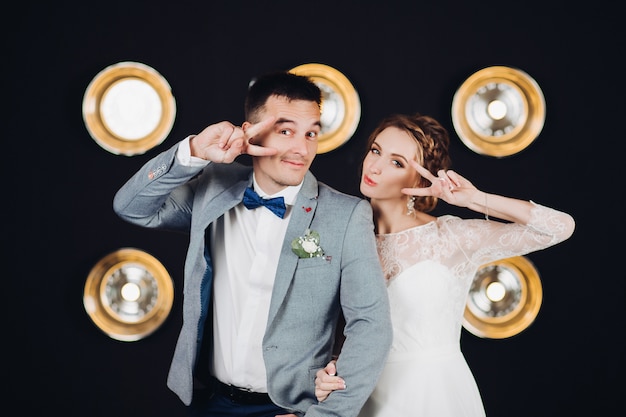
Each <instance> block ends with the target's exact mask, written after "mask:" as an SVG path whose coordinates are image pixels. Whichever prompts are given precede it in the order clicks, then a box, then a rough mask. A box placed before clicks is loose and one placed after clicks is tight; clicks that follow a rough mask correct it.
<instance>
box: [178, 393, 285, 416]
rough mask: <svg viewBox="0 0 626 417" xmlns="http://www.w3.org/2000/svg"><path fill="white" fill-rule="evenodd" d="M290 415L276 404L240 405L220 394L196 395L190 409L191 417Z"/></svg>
mask: <svg viewBox="0 0 626 417" xmlns="http://www.w3.org/2000/svg"><path fill="white" fill-rule="evenodd" d="M289 413H290V411H287V410H285V409H284V408H281V407H279V406H277V405H276V404H271V403H270V404H260V405H257V404H239V403H236V402H233V401H232V400H231V399H230V398H228V397H226V396H224V395H221V394H219V393H215V394H212V395H194V399H193V402H192V403H191V406H190V408H189V417H233V416H240V417H274V416H276V415H280V414H289Z"/></svg>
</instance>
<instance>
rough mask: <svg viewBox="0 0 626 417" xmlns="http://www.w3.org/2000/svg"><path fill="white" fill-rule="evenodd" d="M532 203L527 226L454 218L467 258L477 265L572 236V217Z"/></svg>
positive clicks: (454, 231)
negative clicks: (457, 219) (456, 219)
mask: <svg viewBox="0 0 626 417" xmlns="http://www.w3.org/2000/svg"><path fill="white" fill-rule="evenodd" d="M531 203H532V204H533V205H534V207H533V208H532V209H531V213H530V214H531V215H530V221H529V222H528V224H527V225H523V224H518V223H503V222H499V221H493V220H482V219H472V220H461V221H451V222H449V224H448V227H449V228H450V229H449V230H450V231H451V232H452V234H453V235H454V236H455V239H456V240H457V244H458V245H459V248H460V249H461V251H462V252H463V253H464V256H465V258H466V259H467V260H469V261H470V262H471V263H473V264H474V265H482V264H485V263H487V262H492V261H495V260H499V259H505V258H509V257H512V256H519V255H526V254H528V253H531V252H534V251H538V250H542V249H545V248H548V247H550V246H553V245H556V244H557V243H560V242H562V241H564V240H566V239H568V238H569V237H570V236H571V235H572V233H573V232H574V225H575V223H574V219H573V218H572V216H570V215H569V214H567V213H564V212H561V211H558V210H555V209H552V208H549V207H545V206H542V205H539V204H536V203H535V202H532V201H531Z"/></svg>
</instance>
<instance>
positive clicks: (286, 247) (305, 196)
mask: <svg viewBox="0 0 626 417" xmlns="http://www.w3.org/2000/svg"><path fill="white" fill-rule="evenodd" d="M317 197H318V186H317V180H316V179H315V177H314V176H313V174H311V172H307V175H306V176H305V177H304V183H303V184H302V188H301V189H300V192H299V193H298V197H297V198H296V201H295V203H294V205H293V207H292V208H291V210H292V211H291V217H290V218H289V225H288V226H287V232H286V233H285V240H284V241H283V246H282V250H281V253H280V258H279V260H278V268H277V270H276V279H275V280H274V290H273V292H272V301H271V303H270V311H269V318H268V324H270V323H272V321H273V320H274V318H275V317H276V313H277V312H278V310H279V308H280V306H281V304H282V303H283V300H284V298H285V296H286V294H287V290H288V289H289V286H290V285H291V281H292V279H293V276H294V272H295V270H296V267H297V265H298V257H297V256H295V255H294V253H293V252H292V251H291V241H292V240H293V239H295V238H297V237H298V236H303V235H304V232H305V230H306V229H307V228H309V227H310V226H311V222H312V221H313V217H314V215H315V210H316V209H317V204H318V199H317Z"/></svg>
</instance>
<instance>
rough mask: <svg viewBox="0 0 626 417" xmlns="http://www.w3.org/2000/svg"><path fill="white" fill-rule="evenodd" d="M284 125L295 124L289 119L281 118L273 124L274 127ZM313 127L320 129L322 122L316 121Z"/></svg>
mask: <svg viewBox="0 0 626 417" xmlns="http://www.w3.org/2000/svg"><path fill="white" fill-rule="evenodd" d="M284 123H295V122H294V121H293V120H291V119H286V118H284V117H281V118H280V119H277V120H276V121H275V122H274V125H275V126H276V125H281V124H284ZM313 125H314V126H317V127H319V128H320V129H321V127H322V121H321V120H317V121H316V122H315V123H314V124H313Z"/></svg>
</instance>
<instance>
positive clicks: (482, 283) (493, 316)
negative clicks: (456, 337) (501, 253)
mask: <svg viewBox="0 0 626 417" xmlns="http://www.w3.org/2000/svg"><path fill="white" fill-rule="evenodd" d="M542 299H543V291H542V287H541V280H540V278H539V273H538V272H537V270H536V268H535V266H534V265H533V264H532V262H531V261H530V260H528V259H527V258H526V257H524V256H516V257H512V258H507V259H503V260H500V261H496V262H491V263H488V264H485V265H483V266H481V268H480V269H479V270H478V272H477V273H476V275H475V276H474V280H473V282H472V286H471V288H470V292H469V296H468V299H467V304H466V307H465V313H464V317H463V327H464V328H465V329H466V330H468V331H469V332H470V333H472V334H474V335H475V336H478V337H482V338H490V339H504V338H508V337H511V336H514V335H516V334H519V333H520V332H522V331H523V330H525V329H526V328H527V327H528V326H530V325H531V324H532V322H533V321H534V320H535V318H536V317H537V314H538V313H539V309H540V307H541V302H542Z"/></svg>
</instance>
